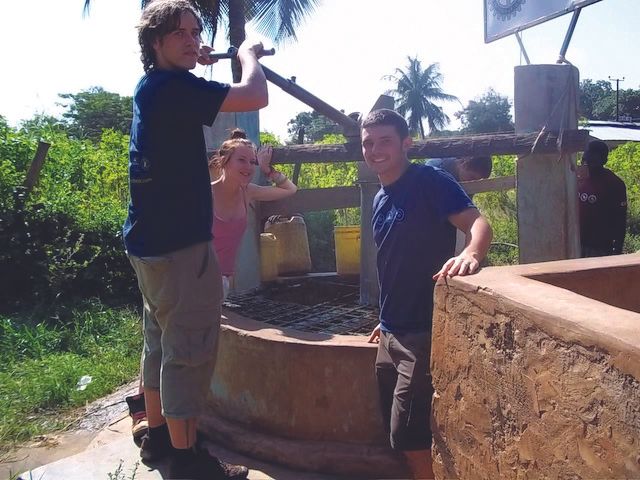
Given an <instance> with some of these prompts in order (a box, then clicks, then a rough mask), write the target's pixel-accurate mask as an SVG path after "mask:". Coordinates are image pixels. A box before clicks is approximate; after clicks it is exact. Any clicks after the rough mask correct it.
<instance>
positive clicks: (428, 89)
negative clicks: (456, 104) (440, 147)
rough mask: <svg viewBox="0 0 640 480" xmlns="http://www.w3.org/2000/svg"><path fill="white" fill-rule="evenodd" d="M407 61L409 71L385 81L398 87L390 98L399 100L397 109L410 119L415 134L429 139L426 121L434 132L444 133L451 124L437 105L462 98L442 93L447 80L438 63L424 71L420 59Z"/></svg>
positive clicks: (397, 71)
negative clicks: (424, 121) (437, 103)
mask: <svg viewBox="0 0 640 480" xmlns="http://www.w3.org/2000/svg"><path fill="white" fill-rule="evenodd" d="M407 59H408V60H409V64H408V65H407V68H406V70H402V69H401V68H396V71H395V74H393V75H387V76H385V77H384V78H385V79H386V80H390V81H392V82H394V83H395V84H396V87H395V88H394V89H392V90H389V91H387V94H390V95H392V96H393V97H394V98H395V99H396V105H397V107H396V109H397V110H398V113H400V114H401V115H403V116H404V117H405V118H406V119H407V122H408V123H409V130H410V131H411V133H412V134H416V133H419V134H420V137H421V138H425V129H424V125H423V119H426V120H427V125H428V126H429V131H430V132H436V131H438V130H442V129H443V128H444V127H445V126H447V124H448V123H449V117H448V116H447V115H446V114H445V113H444V110H443V109H442V107H440V106H438V105H436V103H435V102H452V101H458V97H455V96H453V95H449V94H448V93H445V92H444V91H443V90H442V82H443V79H444V77H443V75H442V74H441V73H440V71H439V68H440V67H439V65H438V64H437V63H432V64H430V65H429V66H428V67H427V68H426V69H423V68H422V63H421V62H420V60H418V58H417V57H416V58H411V57H407Z"/></svg>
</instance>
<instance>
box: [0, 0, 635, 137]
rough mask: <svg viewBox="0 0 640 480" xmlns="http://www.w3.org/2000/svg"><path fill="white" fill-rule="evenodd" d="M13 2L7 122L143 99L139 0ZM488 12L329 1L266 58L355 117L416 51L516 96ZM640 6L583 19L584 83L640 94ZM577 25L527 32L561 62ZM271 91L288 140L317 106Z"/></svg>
mask: <svg viewBox="0 0 640 480" xmlns="http://www.w3.org/2000/svg"><path fill="white" fill-rule="evenodd" d="M5 3H7V4H6V5H4V6H3V18H5V21H4V22H3V23H4V25H3V27H2V29H0V44H1V45H3V47H2V50H3V51H2V61H3V69H2V70H3V72H4V73H3V74H2V77H1V78H2V80H1V84H0V85H1V87H2V88H0V115H3V116H5V117H6V118H7V119H8V120H9V122H10V123H11V124H14V125H15V124H16V123H17V122H19V121H20V120H22V119H28V118H31V117H32V116H33V114H34V113H43V112H44V113H49V114H54V115H59V114H60V112H61V109H60V107H56V102H57V101H58V100H59V99H58V97H57V94H58V93H68V92H70V93H75V92H78V91H80V90H83V89H86V88H89V87H91V86H101V87H103V88H105V89H106V90H109V91H112V92H117V93H119V94H121V95H131V94H132V93H133V89H134V87H135V85H136V83H137V81H138V79H139V77H140V76H141V75H142V66H141V64H140V61H139V50H138V44H137V37H136V32H135V25H136V23H137V21H138V19H139V15H140V2H139V0H93V2H92V3H93V6H92V9H91V13H90V15H89V16H88V17H85V18H83V16H82V6H83V4H84V1H83V0H74V1H71V0H64V1H58V2H54V1H51V0H29V1H26V0H25V1H13V2H5ZM482 4H483V2H482V0H457V1H453V0H449V1H433V0H430V1H426V0H394V1H393V2H389V1H385V0H323V1H322V4H321V6H320V7H319V8H318V10H317V12H316V13H315V14H314V15H313V16H312V17H310V19H309V20H308V21H307V22H306V23H305V24H304V25H303V26H302V27H301V28H300V29H299V31H298V42H297V43H289V44H287V45H281V46H276V49H277V54H276V55H275V56H274V57H268V58H264V59H263V60H262V61H263V63H264V64H265V65H267V66H268V67H270V68H271V69H272V70H274V71H276V72H277V73H279V74H280V75H282V76H284V77H287V78H288V77H290V76H292V75H295V76H296V77H297V83H298V85H300V86H302V87H303V88H305V89H306V90H308V91H310V92H311V93H313V94H314V95H316V96H318V97H320V98H321V99H323V100H324V101H326V102H328V103H329V104H331V105H333V106H334V107H336V108H338V109H344V110H345V111H346V113H350V112H353V111H359V112H366V111H368V110H369V109H370V107H371V106H372V105H373V103H374V102H375V100H376V98H377V97H378V95H380V94H381V93H384V91H385V90H387V89H389V88H391V87H392V84H391V83H389V82H388V81H384V80H382V77H383V76H384V75H388V74H392V73H394V70H395V69H396V68H397V67H403V68H404V67H405V66H406V64H407V63H408V62H407V56H408V55H411V56H416V55H417V56H418V58H419V59H420V60H421V61H422V62H423V65H424V66H425V67H426V66H427V65H428V64H430V63H433V62H439V63H440V69H441V72H442V73H443V75H444V84H443V86H444V90H445V92H447V93H450V94H453V95H456V96H458V97H459V98H460V100H461V102H462V103H463V104H464V105H466V104H467V102H468V101H469V100H472V99H474V98H476V97H478V96H480V95H481V94H483V93H484V92H485V91H486V90H487V89H488V88H489V87H493V88H494V89H495V90H496V91H498V92H499V93H501V94H503V95H507V96H509V97H510V98H513V67H514V66H516V65H519V64H520V63H521V58H520V51H519V48H518V45H517V42H516V39H515V38H514V37H508V38H504V39H501V40H498V41H496V42H494V43H490V44H484V40H483V7H482ZM639 7H640V1H639V0H602V1H601V2H599V3H596V4H594V5H591V6H589V7H586V8H585V9H584V10H583V11H582V14H581V16H580V20H579V22H578V26H577V28H576V31H575V34H574V36H573V40H572V43H571V46H570V47H569V50H568V53H567V59H568V60H569V61H571V62H572V63H573V64H574V65H576V66H577V67H578V68H579V69H580V75H581V78H591V79H596V80H597V79H607V77H609V76H611V77H618V78H622V77H625V81H624V82H622V83H621V88H640V62H639V61H638V55H637V49H638V45H640V28H638V25H640V8H639ZM570 17H571V15H565V16H563V17H560V18H558V19H555V20H552V21H550V22H547V23H545V24H543V25H539V26H537V27H533V28H531V29H529V30H527V31H525V32H524V33H523V37H524V43H525V47H526V48H527V51H528V54H529V57H530V59H531V62H532V63H555V60H556V59H557V57H558V52H559V50H560V47H561V45H562V41H563V39H564V35H565V32H566V29H567V26H568V24H569V20H570ZM250 33H251V32H250ZM265 43H268V42H266V41H265ZM634 45H635V47H634ZM227 46H228V43H227V41H226V40H224V39H223V38H222V37H220V38H218V39H217V40H216V44H215V47H216V49H218V50H226V48H227ZM267 46H271V44H270V43H268V45H267ZM195 73H197V74H200V75H205V72H204V70H202V69H196V71H195ZM206 76H207V77H208V76H209V75H208V74H207V75H206ZM212 78H213V79H214V80H220V81H229V78H230V74H229V67H228V62H226V61H222V62H220V63H218V64H217V65H216V66H214V70H213V77H212ZM269 92H270V105H269V106H268V107H267V108H266V109H264V110H263V111H262V113H261V117H260V121H261V126H260V129H261V130H263V131H270V132H273V133H275V134H276V135H278V136H280V137H281V138H282V139H283V140H284V138H285V137H286V136H287V134H286V130H287V122H288V121H289V120H290V119H291V118H293V117H294V116H295V115H296V114H297V113H298V112H301V111H308V110H310V108H309V107H307V106H306V105H304V104H302V103H300V102H299V101H297V100H295V99H293V98H291V97H289V96H288V95H287V94H285V93H284V92H283V91H282V90H280V89H279V88H278V87H276V86H274V85H270V87H269ZM457 110H460V105H458V104H457V103H454V104H450V105H445V111H446V112H447V113H448V114H449V115H450V117H451V118H452V120H453V123H452V125H451V128H457V127H458V126H459V125H458V123H457V121H455V119H454V117H453V113H454V112H456V111H457Z"/></svg>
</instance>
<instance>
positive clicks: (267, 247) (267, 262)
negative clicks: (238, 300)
mask: <svg viewBox="0 0 640 480" xmlns="http://www.w3.org/2000/svg"><path fill="white" fill-rule="evenodd" d="M276 278H278V239H277V238H276V236H275V235H274V234H273V233H261V234H260V279H261V280H262V281H263V282H271V281H273V280H275V279H276Z"/></svg>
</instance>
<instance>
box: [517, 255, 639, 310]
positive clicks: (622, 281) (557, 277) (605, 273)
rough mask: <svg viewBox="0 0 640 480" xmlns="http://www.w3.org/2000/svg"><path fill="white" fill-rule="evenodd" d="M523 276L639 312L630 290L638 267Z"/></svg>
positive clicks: (617, 267) (634, 297)
mask: <svg viewBox="0 0 640 480" xmlns="http://www.w3.org/2000/svg"><path fill="white" fill-rule="evenodd" d="M526 277H527V278H530V279H532V280H537V281H539V282H543V283H546V284H548V285H553V286H556V287H559V288H564V289H566V290H570V291H572V292H574V293H577V294H578V295H582V296H584V297H587V298H591V299H593V300H597V301H599V302H603V303H606V304H608V305H611V306H613V307H618V308H622V309H625V310H629V311H632V312H636V313H640V295H638V291H637V288H634V286H635V285H638V280H639V279H640V265H625V266H605V267H602V268H591V269H585V270H576V271H567V272H554V273H545V274H541V275H526Z"/></svg>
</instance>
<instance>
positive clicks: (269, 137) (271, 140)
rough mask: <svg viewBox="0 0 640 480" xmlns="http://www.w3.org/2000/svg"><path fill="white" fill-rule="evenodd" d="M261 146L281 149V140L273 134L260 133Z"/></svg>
mask: <svg viewBox="0 0 640 480" xmlns="http://www.w3.org/2000/svg"><path fill="white" fill-rule="evenodd" d="M260 145H271V146H272V147H281V146H282V142H281V141H280V139H279V138H278V137H277V136H276V135H275V134H273V133H271V132H260Z"/></svg>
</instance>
